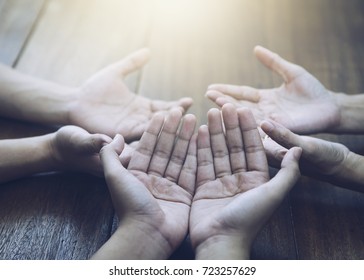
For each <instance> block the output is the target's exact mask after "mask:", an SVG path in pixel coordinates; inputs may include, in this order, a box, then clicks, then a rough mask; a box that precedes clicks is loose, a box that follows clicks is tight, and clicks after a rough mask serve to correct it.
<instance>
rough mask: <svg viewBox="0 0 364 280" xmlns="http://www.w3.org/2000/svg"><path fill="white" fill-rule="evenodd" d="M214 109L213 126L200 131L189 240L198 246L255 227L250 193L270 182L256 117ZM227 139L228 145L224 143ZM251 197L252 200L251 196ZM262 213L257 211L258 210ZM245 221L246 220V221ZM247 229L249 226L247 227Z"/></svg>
mask: <svg viewBox="0 0 364 280" xmlns="http://www.w3.org/2000/svg"><path fill="white" fill-rule="evenodd" d="M222 115H223V120H224V126H225V130H226V132H225V134H226V138H225V134H224V130H223V124H222V122H221V117H220V112H219V111H218V110H217V109H211V110H210V111H209V113H208V120H209V123H208V127H207V126H202V127H200V129H199V133H198V141H197V158H198V165H197V166H198V167H197V181H196V185H197V186H196V193H195V196H194V200H193V204H192V209H191V217H190V236H191V241H192V244H193V246H194V247H196V246H198V245H199V244H200V243H201V242H204V241H206V240H208V239H209V238H213V237H215V236H222V235H230V234H232V233H233V234H234V233H236V232H240V231H241V229H242V228H244V227H245V226H246V228H252V226H251V225H247V224H244V223H250V222H251V221H249V219H250V217H251V215H250V214H249V213H250V211H251V209H248V213H245V214H244V213H242V212H245V210H244V209H245V208H246V207H247V208H250V207H248V204H249V203H253V204H255V201H249V193H250V191H251V190H252V189H254V188H256V187H259V186H261V185H263V184H264V183H266V182H267V181H268V180H269V174H268V164H267V159H266V157H265V153H264V149H263V146H262V142H261V140H260V135H259V132H258V130H257V126H256V123H255V120H254V118H253V116H252V114H251V112H250V111H249V110H247V109H239V110H238V111H236V110H235V108H234V107H233V106H232V105H230V104H228V105H225V106H223V108H222ZM225 139H226V140H225ZM247 194H248V196H246V195H247ZM257 211H258V210H257ZM242 217H247V219H244V218H242ZM243 224H244V225H243Z"/></svg>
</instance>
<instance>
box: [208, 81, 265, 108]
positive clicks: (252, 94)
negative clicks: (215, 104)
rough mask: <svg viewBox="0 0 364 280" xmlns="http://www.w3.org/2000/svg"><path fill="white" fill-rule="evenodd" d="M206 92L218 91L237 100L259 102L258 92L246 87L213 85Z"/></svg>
mask: <svg viewBox="0 0 364 280" xmlns="http://www.w3.org/2000/svg"><path fill="white" fill-rule="evenodd" d="M208 91H218V92H221V93H224V94H226V95H229V96H231V97H234V98H235V99H237V100H247V101H250V102H254V103H257V102H259V98H260V97H259V91H258V90H257V89H255V88H252V87H248V86H235V85H227V84H213V85H210V86H209V87H208Z"/></svg>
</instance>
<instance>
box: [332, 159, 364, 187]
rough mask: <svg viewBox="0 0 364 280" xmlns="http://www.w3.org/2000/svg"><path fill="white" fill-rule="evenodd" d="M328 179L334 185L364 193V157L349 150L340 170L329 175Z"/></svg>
mask: <svg viewBox="0 0 364 280" xmlns="http://www.w3.org/2000/svg"><path fill="white" fill-rule="evenodd" d="M326 181H327V182H330V183H332V184H334V185H337V186H340V187H343V188H346V189H350V190H354V191H359V192H363V193H364V157H363V156H361V155H358V154H355V153H353V152H349V154H348V156H347V157H346V159H345V161H344V162H343V163H342V164H341V165H340V167H339V168H338V171H337V172H336V173H335V174H333V175H332V176H327V177H326Z"/></svg>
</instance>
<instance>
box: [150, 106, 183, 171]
mask: <svg viewBox="0 0 364 280" xmlns="http://www.w3.org/2000/svg"><path fill="white" fill-rule="evenodd" d="M181 118H182V113H181V111H180V110H177V109H174V110H172V111H171V113H170V114H169V115H168V116H167V119H166V121H165V123H164V125H163V129H162V131H161V133H160V136H159V138H158V141H157V145H156V147H155V149H154V152H153V156H152V159H151V161H150V165H149V168H148V174H154V175H156V176H160V177H163V176H164V174H165V171H166V168H167V165H168V162H169V158H170V157H171V154H172V150H173V146H174V143H175V138H176V132H177V129H178V126H179V124H180V121H181Z"/></svg>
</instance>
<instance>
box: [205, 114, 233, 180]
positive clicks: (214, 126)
mask: <svg viewBox="0 0 364 280" xmlns="http://www.w3.org/2000/svg"><path fill="white" fill-rule="evenodd" d="M207 119H208V128H209V134H210V141H211V150H212V154H213V159H214V167H215V175H216V177H217V178H220V177H223V176H226V175H231V167H230V157H229V150H228V148H227V145H226V140H225V134H224V128H223V124H222V119H221V113H220V111H219V110H218V109H216V108H213V109H210V110H209V111H208V113H207Z"/></svg>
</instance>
